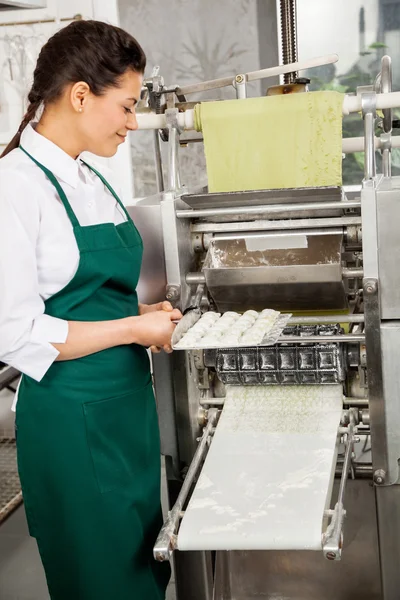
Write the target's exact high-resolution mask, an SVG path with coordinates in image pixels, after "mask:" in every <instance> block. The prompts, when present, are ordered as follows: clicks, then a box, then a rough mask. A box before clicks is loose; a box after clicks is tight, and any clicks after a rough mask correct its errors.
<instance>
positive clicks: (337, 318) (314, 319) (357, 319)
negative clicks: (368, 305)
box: [288, 315, 364, 325]
mask: <svg viewBox="0 0 400 600" xmlns="http://www.w3.org/2000/svg"><path fill="white" fill-rule="evenodd" d="M312 323H364V315H329V316H327V315H321V316H318V315H315V316H314V315H310V316H309V317H291V318H290V319H289V322H288V324H289V325H294V324H296V325H302V324H312Z"/></svg>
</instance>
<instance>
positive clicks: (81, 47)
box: [1, 20, 146, 156]
mask: <svg viewBox="0 0 400 600" xmlns="http://www.w3.org/2000/svg"><path fill="white" fill-rule="evenodd" d="M145 67H146V55H145V54H144V52H143V50H142V48H141V46H140V45H139V43H138V42H137V41H136V40H135V38H134V37H132V36H131V35H130V34H129V33H127V32H126V31H124V30H123V29H120V28H119V27H115V26H114V25H109V24H108V23H103V22H101V21H83V20H82V21H74V22H73V23H70V24H69V25H67V26H66V27H64V28H63V29H60V31H58V32H57V33H56V34H54V35H53V36H52V37H51V38H50V39H49V40H48V41H47V42H46V44H45V45H44V46H43V48H42V49H41V51H40V54H39V57H38V60H37V64H36V68H35V71H34V74H33V85H32V88H31V90H30V92H29V94H28V102H29V104H28V108H27V111H26V113H25V115H24V117H23V119H22V121H21V124H20V126H19V128H18V131H17V133H16V134H15V136H14V137H13V139H12V140H11V142H10V143H9V144H8V146H7V147H6V149H5V150H4V152H3V154H2V155H1V156H5V155H6V154H8V153H9V152H11V150H14V148H17V147H18V146H19V143H20V139H21V134H22V132H23V130H24V129H25V127H26V126H27V125H28V124H29V123H30V122H31V121H32V120H33V119H34V118H35V116H36V114H37V112H38V110H39V108H40V107H41V106H42V105H43V108H46V106H47V105H48V104H51V103H52V102H55V101H56V100H57V99H59V98H60V97H61V96H62V94H63V92H64V89H65V87H66V86H67V85H68V84H71V83H72V84H73V83H77V82H78V81H85V82H86V83H87V84H88V85H89V87H90V90H91V92H92V93H93V94H94V95H96V96H101V95H102V94H103V93H104V92H105V90H106V89H107V88H109V87H113V86H117V85H118V80H119V78H120V77H121V76H122V75H124V73H125V72H126V71H128V70H129V69H131V70H132V71H135V72H137V73H143V72H144V70H145Z"/></svg>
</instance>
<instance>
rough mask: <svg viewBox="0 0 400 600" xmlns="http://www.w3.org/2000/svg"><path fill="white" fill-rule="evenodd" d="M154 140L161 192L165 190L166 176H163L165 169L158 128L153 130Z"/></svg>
mask: <svg viewBox="0 0 400 600" xmlns="http://www.w3.org/2000/svg"><path fill="white" fill-rule="evenodd" d="M153 141H154V162H155V166H156V182H157V189H158V191H159V192H163V191H164V177H163V170H162V159H161V149H160V135H159V133H158V130H157V129H155V130H154V131H153Z"/></svg>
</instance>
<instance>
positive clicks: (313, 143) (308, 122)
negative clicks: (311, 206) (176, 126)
mask: <svg viewBox="0 0 400 600" xmlns="http://www.w3.org/2000/svg"><path fill="white" fill-rule="evenodd" d="M342 105H343V95H342V94H339V93H337V92H329V91H326V92H308V93H304V94H293V95H287V96H269V97H263V98H247V99H245V100H225V101H221V102H204V103H202V104H198V105H197V106H196V107H195V126H196V129H197V130H198V131H202V132H203V136H204V145H205V154H206V161H207V173H208V188H209V191H210V192H232V191H242V190H257V189H279V188H298V187H319V186H340V185H341V184H342Z"/></svg>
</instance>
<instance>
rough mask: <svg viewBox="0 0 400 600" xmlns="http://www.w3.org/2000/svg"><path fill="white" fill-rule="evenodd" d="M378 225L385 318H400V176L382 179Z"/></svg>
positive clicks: (383, 317) (378, 204)
mask: <svg viewBox="0 0 400 600" xmlns="http://www.w3.org/2000/svg"><path fill="white" fill-rule="evenodd" d="M376 211H377V217H376V225H377V244H378V248H379V280H380V302H381V318H382V319H399V318H400V268H399V258H400V235H399V222H400V177H392V178H390V179H381V180H380V182H379V184H378V186H377V189H376Z"/></svg>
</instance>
